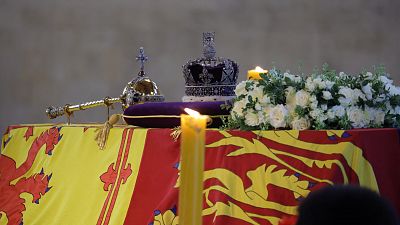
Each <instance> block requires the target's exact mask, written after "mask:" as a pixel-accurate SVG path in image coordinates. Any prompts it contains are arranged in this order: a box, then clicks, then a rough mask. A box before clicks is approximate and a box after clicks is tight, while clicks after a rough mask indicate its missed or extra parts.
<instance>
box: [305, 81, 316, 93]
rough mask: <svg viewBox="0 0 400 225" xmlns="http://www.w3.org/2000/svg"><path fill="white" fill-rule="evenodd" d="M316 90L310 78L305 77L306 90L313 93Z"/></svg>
mask: <svg viewBox="0 0 400 225" xmlns="http://www.w3.org/2000/svg"><path fill="white" fill-rule="evenodd" d="M315 88H316V84H315V83H314V82H313V79H312V77H307V80H306V89H307V90H308V91H310V92H313V91H314V90H315Z"/></svg>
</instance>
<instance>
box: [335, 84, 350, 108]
mask: <svg viewBox="0 0 400 225" xmlns="http://www.w3.org/2000/svg"><path fill="white" fill-rule="evenodd" d="M339 94H340V95H343V96H344V97H339V99H338V100H339V102H340V104H341V105H343V106H349V105H351V104H352V99H353V90H352V89H351V88H349V87H343V86H341V87H339Z"/></svg>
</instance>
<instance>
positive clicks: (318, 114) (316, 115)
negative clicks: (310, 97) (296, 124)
mask: <svg viewBox="0 0 400 225" xmlns="http://www.w3.org/2000/svg"><path fill="white" fill-rule="evenodd" d="M310 116H311V117H312V118H313V119H315V120H317V121H319V122H323V121H325V120H327V119H328V116H327V115H326V114H325V113H324V111H323V110H322V109H319V108H316V109H314V110H311V111H310Z"/></svg>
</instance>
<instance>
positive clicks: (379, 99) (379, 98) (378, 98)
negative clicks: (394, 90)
mask: <svg viewBox="0 0 400 225" xmlns="http://www.w3.org/2000/svg"><path fill="white" fill-rule="evenodd" d="M385 100H386V95H385V94H380V95H378V96H377V97H376V98H375V99H374V102H375V103H377V102H383V101H385Z"/></svg>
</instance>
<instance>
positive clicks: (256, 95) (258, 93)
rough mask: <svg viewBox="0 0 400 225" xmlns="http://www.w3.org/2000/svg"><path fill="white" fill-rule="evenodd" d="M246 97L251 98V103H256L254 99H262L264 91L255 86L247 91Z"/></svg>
mask: <svg viewBox="0 0 400 225" xmlns="http://www.w3.org/2000/svg"><path fill="white" fill-rule="evenodd" d="M248 95H249V96H251V97H252V99H253V101H257V100H256V99H258V101H260V100H261V99H262V98H263V97H264V90H263V88H262V87H260V86H258V87H257V86H255V87H254V88H253V90H251V91H249V93H248Z"/></svg>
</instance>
